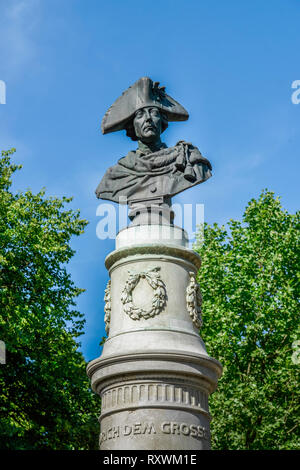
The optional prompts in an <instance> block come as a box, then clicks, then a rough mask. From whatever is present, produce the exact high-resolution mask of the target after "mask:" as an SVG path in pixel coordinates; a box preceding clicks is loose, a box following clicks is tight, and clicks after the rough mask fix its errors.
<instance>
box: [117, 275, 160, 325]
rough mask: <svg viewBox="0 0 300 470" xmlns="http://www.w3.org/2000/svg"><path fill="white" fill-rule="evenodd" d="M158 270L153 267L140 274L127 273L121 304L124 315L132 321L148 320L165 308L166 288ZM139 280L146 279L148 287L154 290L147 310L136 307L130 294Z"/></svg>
mask: <svg viewBox="0 0 300 470" xmlns="http://www.w3.org/2000/svg"><path fill="white" fill-rule="evenodd" d="M159 270H160V268H159V267H155V268H153V269H149V270H148V271H143V272H140V273H133V272H131V271H129V277H128V279H127V281H126V284H125V287H124V289H123V291H122V295H121V302H122V303H123V305H124V311H125V313H127V315H129V317H130V318H131V319H132V320H140V319H141V318H144V319H145V320H147V319H148V318H151V317H154V316H155V315H158V314H159V313H160V312H161V311H162V310H163V308H164V307H165V305H166V301H167V293H166V286H165V284H164V282H163V281H162V279H161V278H160V274H159ZM140 279H146V281H147V282H148V284H149V286H151V287H152V289H153V290H154V294H153V298H152V305H151V308H150V309H148V310H145V309H143V308H140V307H136V306H135V305H134V304H133V299H132V292H133V290H134V288H135V287H136V286H137V284H138V283H139V281H140Z"/></svg>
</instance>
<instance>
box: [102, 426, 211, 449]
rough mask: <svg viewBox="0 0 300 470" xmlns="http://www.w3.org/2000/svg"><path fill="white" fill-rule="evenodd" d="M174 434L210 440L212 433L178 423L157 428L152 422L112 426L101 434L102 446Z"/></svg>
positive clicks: (199, 427) (201, 428)
mask: <svg viewBox="0 0 300 470" xmlns="http://www.w3.org/2000/svg"><path fill="white" fill-rule="evenodd" d="M157 433H158V434H159V433H163V434H174V435H178V436H187V437H188V436H190V437H194V438H195V439H205V440H209V439H210V432H209V430H208V429H206V428H205V427H203V426H199V425H198V426H197V425H196V424H187V423H178V422H176V421H165V422H163V423H161V424H160V425H157V426H155V425H154V423H152V422H144V423H142V422H136V423H133V424H125V425H123V426H111V427H110V428H108V429H107V430H102V431H101V433H100V439H99V442H100V445H101V444H102V442H105V441H109V440H111V439H117V438H119V437H122V436H125V437H126V436H136V435H144V434H157Z"/></svg>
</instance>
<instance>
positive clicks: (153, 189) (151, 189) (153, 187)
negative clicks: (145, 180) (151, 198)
mask: <svg viewBox="0 0 300 470" xmlns="http://www.w3.org/2000/svg"><path fill="white" fill-rule="evenodd" d="M156 190H157V187H156V186H155V185H154V184H153V185H152V186H151V188H150V191H151V193H155V191H156Z"/></svg>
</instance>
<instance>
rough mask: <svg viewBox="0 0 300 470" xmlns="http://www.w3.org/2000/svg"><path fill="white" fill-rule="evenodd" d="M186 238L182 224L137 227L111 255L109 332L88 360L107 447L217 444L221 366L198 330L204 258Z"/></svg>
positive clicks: (119, 240) (120, 240)
mask: <svg viewBox="0 0 300 470" xmlns="http://www.w3.org/2000/svg"><path fill="white" fill-rule="evenodd" d="M187 243H188V241H187V238H186V234H185V233H184V231H183V230H182V229H180V228H179V227H176V226H171V225H169V226H168V225H140V226H132V227H128V228H127V229H125V230H123V231H121V232H120V233H119V234H118V236H117V240H116V245H117V246H116V248H117V249H116V250H115V251H113V252H112V253H110V254H109V255H108V257H107V258H106V263H105V264H106V267H107V269H108V270H109V273H110V277H111V280H110V281H109V284H108V287H107V290H106V326H107V331H109V335H108V339H107V340H106V342H105V344H104V347H103V352H102V355H101V357H100V358H98V359H95V360H94V361H92V362H90V363H89V365H88V375H89V376H90V378H91V382H92V388H93V390H94V391H95V392H96V393H98V394H99V395H100V396H101V403H102V409H101V416H100V419H99V421H100V441H99V443H100V449H103V450H114V449H122V450H125V449H148V450H149V449H150V450H153V449H181V450H188V449H190V450H200V449H209V448H210V431H209V423H210V419H211V418H210V414H209V408H208V396H209V395H210V394H211V393H212V392H213V391H214V390H215V388H216V384H217V380H218V378H219V377H220V375H221V365H220V364H219V362H218V361H216V360H215V359H212V358H210V357H209V356H208V354H207V352H206V349H205V346H204V343H203V341H202V339H201V337H200V336H199V327H200V326H201V322H202V319H201V308H200V295H199V288H198V285H197V283H196V279H195V278H196V273H197V270H198V269H199V267H200V258H199V256H198V255H197V254H196V253H194V252H193V251H191V250H189V249H188V248H187Z"/></svg>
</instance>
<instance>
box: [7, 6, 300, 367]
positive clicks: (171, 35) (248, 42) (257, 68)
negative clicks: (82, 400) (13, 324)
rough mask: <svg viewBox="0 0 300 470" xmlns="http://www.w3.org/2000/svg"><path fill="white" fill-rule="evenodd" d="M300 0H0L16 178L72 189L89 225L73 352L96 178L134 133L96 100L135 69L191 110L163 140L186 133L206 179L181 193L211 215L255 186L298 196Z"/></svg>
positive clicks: (86, 303)
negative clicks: (110, 122) (120, 128)
mask: <svg viewBox="0 0 300 470" xmlns="http://www.w3.org/2000/svg"><path fill="white" fill-rule="evenodd" d="M299 24H300V1H299V0H264V1H261V0H243V1H240V0H227V1H225V0H205V1H201V0H185V1H184V2H183V1H182V0H163V1H157V0H156V1H155V0H154V1H152V2H149V1H145V0H126V1H125V0H122V1H121V0H110V1H109V2H107V1H104V0H0V45H1V47H0V80H3V81H5V83H6V87H7V96H6V104H5V105H2V104H0V147H1V149H3V150H4V149H8V148H11V147H16V148H17V153H16V154H15V161H16V162H17V163H22V164H23V170H22V171H21V172H19V173H18V174H17V176H16V177H15V181H14V189H23V190H25V189H26V188H31V189H32V190H33V191H35V192H37V191H38V190H39V189H40V188H41V187H46V189H47V195H49V196H50V195H55V196H62V195H66V196H70V195H72V196H74V200H73V202H72V207H73V208H79V209H80V210H81V214H82V216H83V217H84V218H86V219H88V220H89V222H90V224H89V226H88V227H87V230H86V233H85V234H84V235H83V236H81V237H80V238H78V239H76V240H74V241H73V247H74V249H76V255H75V257H74V259H73V260H72V262H71V263H70V265H69V270H70V272H71V273H72V276H73V279H74V281H75V282H76V284H77V285H78V286H79V287H82V288H85V289H86V292H85V293H84V294H83V295H82V296H81V297H80V299H79V300H78V308H79V309H80V310H81V311H82V312H83V313H84V314H85V317H86V324H85V334H84V336H82V337H81V342H82V351H83V353H84V355H85V357H86V359H87V360H90V359H93V358H94V357H96V356H97V355H99V353H100V348H99V346H98V343H99V340H100V339H101V337H102V336H103V335H104V322H103V316H104V313H103V296H104V288H105V286H106V282H107V280H108V274H107V272H106V270H105V268H104V259H105V257H106V255H107V254H108V253H109V252H110V251H112V250H113V249H114V240H104V241H101V240H99V239H98V238H97V237H96V225H97V222H98V221H99V218H97V217H96V208H97V206H98V203H99V201H97V199H96V198H95V195H94V190H95V188H96V186H97V184H98V183H99V181H100V179H101V178H102V176H103V174H104V172H105V170H106V168H107V167H108V166H111V165H113V164H114V163H116V161H117V159H118V158H120V157H121V156H124V155H125V154H126V153H127V152H128V151H129V150H130V149H133V148H135V146H136V144H135V143H133V142H131V141H130V140H129V139H128V138H127V137H126V136H125V133H124V132H119V133H113V134H108V135H106V136H102V134H101V132H100V123H101V119H102V117H103V115H104V113H105V112H106V110H107V108H108V107H109V106H110V105H111V104H112V102H113V101H114V100H115V99H116V98H117V97H118V96H119V95H120V94H121V92H122V91H123V90H125V89H126V88H127V87H128V86H130V85H131V84H133V83H134V82H135V81H136V80H137V79H138V78H140V77H142V76H150V77H151V78H152V79H153V80H155V81H160V82H161V85H165V86H166V87H167V93H169V94H170V95H171V96H173V97H174V98H175V99H176V100H177V101H179V102H180V103H181V104H183V106H184V107H185V108H186V109H187V110H188V111H189V113H190V119H189V121H187V122H185V123H171V124H170V126H169V128H168V129H167V131H166V132H165V133H164V134H163V140H164V141H165V142H166V143H167V145H169V146H171V145H174V144H175V143H176V142H177V141H178V140H186V141H189V142H192V143H193V144H194V145H196V146H198V147H199V149H200V150H201V152H202V154H203V155H204V156H206V157H207V158H208V159H209V160H210V161H211V162H212V165H213V170H214V171H213V178H211V179H210V180H209V181H207V182H206V183H205V184H203V185H200V186H197V187H195V188H193V189H190V190H189V191H185V192H184V193H181V194H180V195H178V196H177V197H175V198H174V202H178V203H193V204H196V203H203V204H204V205H205V220H206V221H207V222H208V223H213V222H218V223H220V224H222V223H225V222H226V221H228V220H229V219H230V218H238V219H240V218H241V215H242V212H243V210H244V208H245V206H246V204H247V202H248V201H249V200H250V199H251V198H252V197H257V196H258V195H259V194H260V192H261V190H262V189H263V188H268V189H270V190H273V191H274V192H275V193H276V194H277V195H280V196H281V198H282V203H283V205H284V207H285V208H286V209H288V210H289V211H290V212H295V211H296V210H297V209H298V197H297V196H298V193H299V191H298V179H299V148H300V127H299V123H300V104H298V105H296V104H293V103H292V101H291V95H292V92H293V90H292V88H291V85H292V82H293V81H294V80H300V68H299V50H300V35H299Z"/></svg>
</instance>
